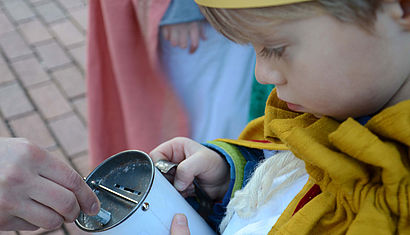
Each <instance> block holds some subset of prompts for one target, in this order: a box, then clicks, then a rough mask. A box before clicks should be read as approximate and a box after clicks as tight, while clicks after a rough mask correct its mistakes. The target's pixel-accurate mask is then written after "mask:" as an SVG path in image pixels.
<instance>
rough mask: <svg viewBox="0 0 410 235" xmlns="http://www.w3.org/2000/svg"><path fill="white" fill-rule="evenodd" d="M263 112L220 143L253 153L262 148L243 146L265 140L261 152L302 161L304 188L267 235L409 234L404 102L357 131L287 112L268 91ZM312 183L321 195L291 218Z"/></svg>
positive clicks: (409, 163)
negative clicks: (283, 152) (280, 152)
mask: <svg viewBox="0 0 410 235" xmlns="http://www.w3.org/2000/svg"><path fill="white" fill-rule="evenodd" d="M265 113H266V114H265V117H264V118H261V119H258V120H255V122H253V123H251V124H250V125H249V127H247V128H246V129H245V131H244V132H243V133H242V134H241V140H237V141H233V140H223V141H226V142H229V143H234V144H239V145H244V146H248V147H255V148H258V147H261V146H259V145H263V143H258V142H256V143H255V142H252V141H249V140H250V139H254V138H256V139H257V140H263V139H264V140H269V141H271V142H270V143H267V144H265V145H266V146H268V147H269V148H275V147H277V148H289V149H290V150H291V151H292V152H293V153H294V154H295V155H296V156H297V157H298V158H300V159H302V160H303V161H305V163H306V169H307V172H308V173H309V175H310V179H309V182H308V183H307V185H306V186H305V187H304V189H303V190H302V191H301V192H300V193H299V194H298V196H296V197H295V199H294V200H293V201H292V202H291V203H290V204H289V206H288V208H287V209H286V210H285V212H284V213H283V214H282V216H281V217H280V218H279V220H278V222H277V223H276V224H275V226H274V227H273V228H272V230H271V232H270V234H332V235H333V234H371V235H376V234H410V183H409V181H410V170H409V169H410V100H406V101H403V102H401V103H399V104H396V105H395V106H392V107H389V108H387V109H385V110H382V111H381V112H380V113H379V114H377V115H375V116H374V117H373V118H372V119H370V121H369V122H368V123H367V124H366V125H365V126H363V125H361V124H359V123H358V122H356V121H355V120H354V119H351V118H349V119H347V120H346V121H344V122H342V123H339V122H337V121H336V120H333V119H331V118H328V117H323V118H320V119H317V118H315V117H314V116H313V115H311V114H302V113H295V112H292V111H289V110H287V108H286V104H285V103H283V102H281V101H280V100H278V99H277V98H276V92H272V94H271V96H270V97H269V100H268V102H267V108H266V112H265ZM262 131H263V136H264V137H261V136H262V134H261V133H262ZM262 148H263V147H262ZM313 184H318V185H319V186H320V188H321V190H322V193H321V194H319V195H318V196H316V197H315V198H313V199H312V200H311V201H310V202H309V203H307V204H306V205H305V206H304V207H303V208H302V209H300V210H299V211H298V212H297V213H296V214H295V215H293V216H292V213H293V211H294V209H295V207H296V205H297V203H298V202H299V201H300V199H301V198H302V197H303V195H304V194H305V193H306V192H307V190H309V188H310V187H311V186H312V185H313Z"/></svg>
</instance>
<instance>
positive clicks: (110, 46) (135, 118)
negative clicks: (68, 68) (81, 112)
mask: <svg viewBox="0 0 410 235" xmlns="http://www.w3.org/2000/svg"><path fill="white" fill-rule="evenodd" d="M168 4H169V0H157V1H153V2H151V1H148V0H104V1H101V0H90V2H89V9H90V20H89V31H88V33H89V35H88V57H87V58H88V64H87V88H88V92H87V96H88V115H89V125H88V128H89V140H90V141H89V151H90V159H91V166H92V167H95V166H96V165H98V164H99V163H100V162H101V161H103V160H105V159H106V158H107V157H109V156H111V155H112V154H115V153H117V152H120V151H123V150H126V149H140V150H143V151H146V152H149V151H151V150H152V149H153V148H154V147H156V146H157V145H158V144H160V143H161V142H163V141H165V140H167V139H170V138H172V137H175V136H188V121H187V117H186V114H185V112H184V110H183V107H182V104H181V102H180V101H179V100H178V99H177V97H176V95H175V93H174V91H173V90H172V89H171V87H170V85H169V84H168V82H167V81H166V79H165V78H164V76H162V73H161V71H160V70H159V66H158V64H159V62H158V57H157V44H158V24H159V21H160V20H161V17H162V15H163V14H164V12H165V10H166V8H167V7H168ZM142 32H144V33H142Z"/></svg>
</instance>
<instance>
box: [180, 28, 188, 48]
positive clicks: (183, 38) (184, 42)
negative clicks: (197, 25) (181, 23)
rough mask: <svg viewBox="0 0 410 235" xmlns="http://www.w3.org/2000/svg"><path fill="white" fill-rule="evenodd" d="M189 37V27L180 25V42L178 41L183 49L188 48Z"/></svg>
mask: <svg viewBox="0 0 410 235" xmlns="http://www.w3.org/2000/svg"><path fill="white" fill-rule="evenodd" d="M188 39H189V30H188V29H187V27H180V28H179V42H178V45H179V47H180V48H182V49H185V48H187V46H188Z"/></svg>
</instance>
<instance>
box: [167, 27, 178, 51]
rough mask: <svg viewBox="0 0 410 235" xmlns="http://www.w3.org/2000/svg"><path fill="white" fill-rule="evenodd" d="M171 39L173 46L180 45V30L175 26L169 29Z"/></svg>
mask: <svg viewBox="0 0 410 235" xmlns="http://www.w3.org/2000/svg"><path fill="white" fill-rule="evenodd" d="M169 41H170V42H171V45H172V46H174V47H176V46H178V43H179V32H178V30H176V29H175V28H173V29H170V31H169Z"/></svg>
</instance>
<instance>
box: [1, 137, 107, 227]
mask: <svg viewBox="0 0 410 235" xmlns="http://www.w3.org/2000/svg"><path fill="white" fill-rule="evenodd" d="M99 208H100V204H99V201H98V198H97V196H96V195H95V194H94V193H93V192H92V190H91V189H90V188H89V187H88V186H87V184H86V183H85V182H84V181H83V179H82V178H81V176H80V175H79V174H77V172H76V171H74V170H73V169H72V168H71V167H69V166H68V165H67V164H66V163H64V162H63V161H61V160H59V159H58V158H55V157H52V156H51V155H50V154H49V153H48V152H47V151H45V150H43V149H41V148H39V147H37V146H35V145H33V144H31V143H29V142H28V141H27V140H25V139H20V138H0V230H36V229H38V228H39V227H41V228H45V229H55V228H57V227H59V226H61V224H62V223H63V222H73V221H74V220H75V218H76V217H77V216H78V214H79V213H80V209H81V210H82V211H84V212H85V213H87V214H90V215H95V214H97V213H98V211H99Z"/></svg>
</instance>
